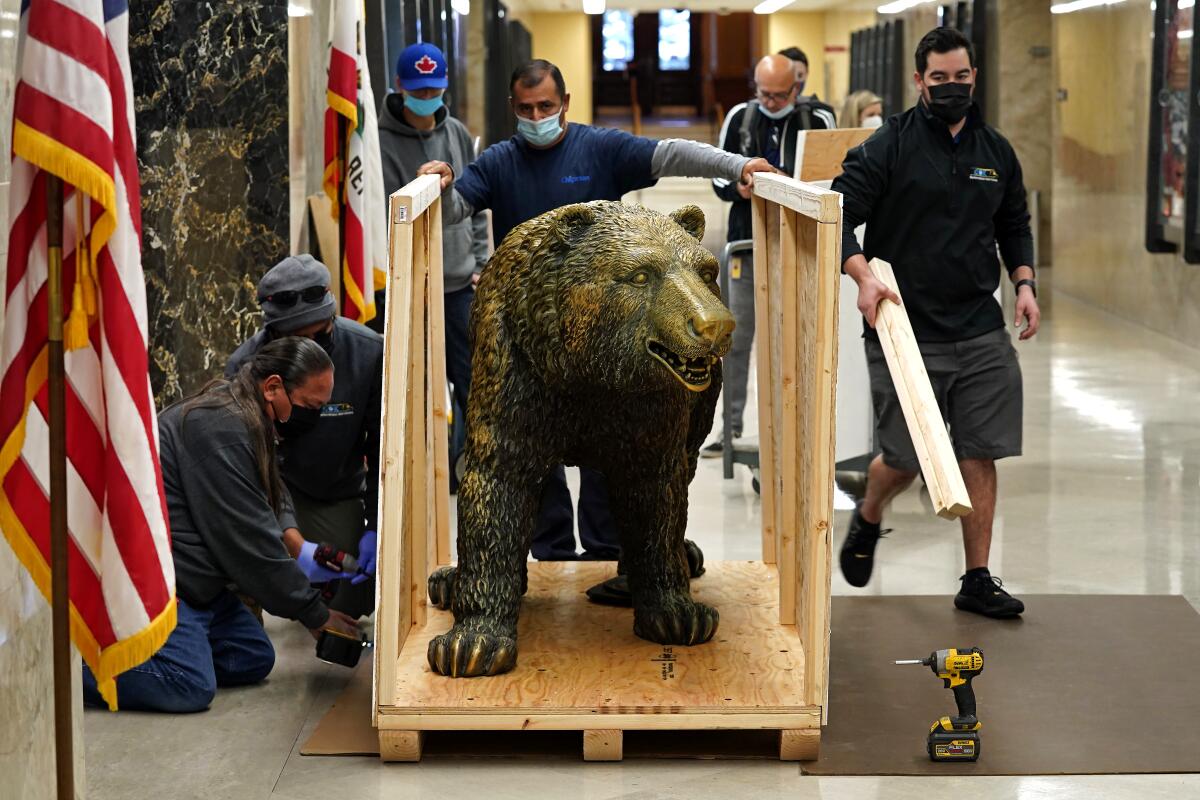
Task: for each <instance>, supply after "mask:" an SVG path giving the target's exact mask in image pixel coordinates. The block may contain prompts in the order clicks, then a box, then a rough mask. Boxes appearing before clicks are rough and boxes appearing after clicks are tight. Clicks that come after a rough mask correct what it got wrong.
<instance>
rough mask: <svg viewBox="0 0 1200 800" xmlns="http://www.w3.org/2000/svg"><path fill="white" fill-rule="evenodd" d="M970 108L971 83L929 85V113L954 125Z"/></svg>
mask: <svg viewBox="0 0 1200 800" xmlns="http://www.w3.org/2000/svg"><path fill="white" fill-rule="evenodd" d="M970 108H971V84H969V83H939V84H938V85H937V86H930V87H929V113H930V114H933V115H934V116H935V117H937V118H938V119H940V120H941V121H942V122H944V123H946V124H947V125H956V124H958V122H959V121H961V120H962V118H963V117H965V116H966V115H967V111H969V110H970Z"/></svg>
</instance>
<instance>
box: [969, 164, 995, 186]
mask: <svg viewBox="0 0 1200 800" xmlns="http://www.w3.org/2000/svg"><path fill="white" fill-rule="evenodd" d="M971 180H973V181H987V182H988V183H996V182H998V181H999V180H1000V173H998V172H996V170H994V169H991V168H990V167H972V169H971Z"/></svg>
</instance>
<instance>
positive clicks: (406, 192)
mask: <svg viewBox="0 0 1200 800" xmlns="http://www.w3.org/2000/svg"><path fill="white" fill-rule="evenodd" d="M440 196H441V180H440V179H439V178H438V176H437V175H421V176H419V177H417V178H415V179H414V180H413V181H412V182H411V183H409V184H407V185H406V186H404V187H403V188H401V189H399V190H397V191H396V193H395V194H393V195H392V197H393V198H397V199H396V200H393V201H392V206H391V215H392V216H391V219H392V222H393V223H394V224H395V223H399V224H408V225H411V224H412V223H413V222H415V221H416V220H417V218H418V217H420V216H421V214H422V213H424V211H425V209H427V208H429V207H430V206H431V205H433V201H434V200H437V199H438V197H440Z"/></svg>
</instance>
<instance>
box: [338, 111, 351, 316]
mask: <svg viewBox="0 0 1200 800" xmlns="http://www.w3.org/2000/svg"><path fill="white" fill-rule="evenodd" d="M337 152H338V154H337V162H336V163H338V164H340V165H341V170H340V171H339V172H338V178H337V202H338V263H337V270H338V286H340V287H341V295H342V296H341V297H339V298H338V313H339V314H341V315H342V316H345V315H346V269H345V264H346V173H347V172H348V171H349V167H350V165H349V164H348V163H347V162H348V159H347V158H346V118H345V117H343V116H342V115H340V114H339V115H338V118H337Z"/></svg>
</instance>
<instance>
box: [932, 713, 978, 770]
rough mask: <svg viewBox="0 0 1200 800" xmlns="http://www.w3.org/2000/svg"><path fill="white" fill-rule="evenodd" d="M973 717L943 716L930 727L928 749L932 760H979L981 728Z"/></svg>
mask: <svg viewBox="0 0 1200 800" xmlns="http://www.w3.org/2000/svg"><path fill="white" fill-rule="evenodd" d="M981 727H983V726H982V725H981V724H980V723H979V722H978V721H977V720H975V719H973V718H967V719H961V718H955V719H951V718H950V717H942V718H941V719H939V720H938V721H937V722H935V723H933V726H932V727H930V729H929V739H928V742H927V745H926V746H927V749H928V751H929V760H930V761H978V760H979V747H980V743H979V729H980V728H981Z"/></svg>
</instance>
